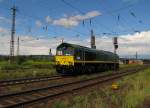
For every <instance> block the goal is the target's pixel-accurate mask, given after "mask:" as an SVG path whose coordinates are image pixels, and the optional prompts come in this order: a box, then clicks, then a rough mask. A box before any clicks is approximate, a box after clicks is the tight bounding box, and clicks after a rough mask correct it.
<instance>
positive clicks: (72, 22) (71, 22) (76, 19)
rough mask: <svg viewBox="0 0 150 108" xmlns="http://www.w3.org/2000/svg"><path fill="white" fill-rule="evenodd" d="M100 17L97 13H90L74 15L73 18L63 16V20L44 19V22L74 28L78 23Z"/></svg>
mask: <svg viewBox="0 0 150 108" xmlns="http://www.w3.org/2000/svg"><path fill="white" fill-rule="evenodd" d="M99 15H101V13H100V12H99V11H91V12H88V13H86V14H84V15H80V14H78V15H74V16H70V17H69V16H67V15H65V16H64V17H63V18H60V19H55V20H52V19H51V18H50V17H48V16H47V17H46V22H50V23H52V24H53V25H58V26H63V27H65V28H70V27H75V26H78V24H79V23H80V21H83V20H86V19H90V18H94V17H97V16H99Z"/></svg>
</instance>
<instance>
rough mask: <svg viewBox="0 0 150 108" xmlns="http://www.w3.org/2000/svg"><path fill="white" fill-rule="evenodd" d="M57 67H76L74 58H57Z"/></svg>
mask: <svg viewBox="0 0 150 108" xmlns="http://www.w3.org/2000/svg"><path fill="white" fill-rule="evenodd" d="M55 61H56V65H68V66H69V65H74V56H55Z"/></svg>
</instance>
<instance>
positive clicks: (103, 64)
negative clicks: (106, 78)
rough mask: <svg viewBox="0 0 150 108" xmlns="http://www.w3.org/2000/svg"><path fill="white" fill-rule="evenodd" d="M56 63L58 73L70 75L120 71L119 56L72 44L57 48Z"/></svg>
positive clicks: (63, 44)
mask: <svg viewBox="0 0 150 108" xmlns="http://www.w3.org/2000/svg"><path fill="white" fill-rule="evenodd" d="M55 62H56V71H57V72H58V73H61V74H69V75H74V74H84V73H93V72H102V71H106V70H114V69H119V56H118V55H117V54H114V53H112V52H108V51H103V50H97V49H93V48H88V47H84V46H80V45H75V44H70V43H61V44H60V45H59V46H58V47H57V49H56V56H55Z"/></svg>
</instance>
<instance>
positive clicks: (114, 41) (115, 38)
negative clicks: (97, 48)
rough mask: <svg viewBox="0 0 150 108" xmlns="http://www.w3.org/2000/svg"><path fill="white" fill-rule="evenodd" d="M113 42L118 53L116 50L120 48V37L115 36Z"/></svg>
mask: <svg viewBox="0 0 150 108" xmlns="http://www.w3.org/2000/svg"><path fill="white" fill-rule="evenodd" d="M113 44H114V53H115V54H116V50H117V49H118V37H114V38H113Z"/></svg>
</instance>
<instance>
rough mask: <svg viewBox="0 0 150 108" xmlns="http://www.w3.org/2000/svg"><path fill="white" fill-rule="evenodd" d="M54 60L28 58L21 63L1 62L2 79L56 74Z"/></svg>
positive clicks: (0, 74)
mask: <svg viewBox="0 0 150 108" xmlns="http://www.w3.org/2000/svg"><path fill="white" fill-rule="evenodd" d="M55 74H56V71H55V68H54V62H48V61H33V60H27V61H25V62H23V63H21V64H17V63H14V64H10V63H9V62H7V61H3V62H0V80H5V79H16V78H27V77H40V76H52V75H55Z"/></svg>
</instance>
